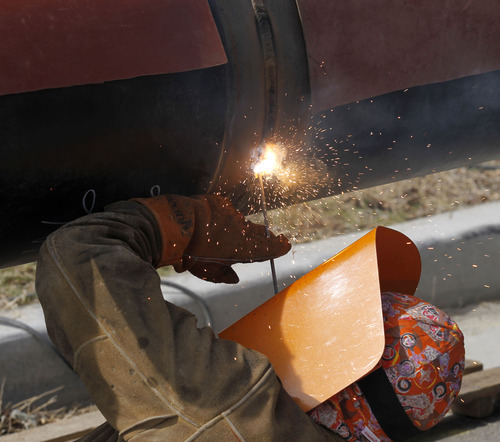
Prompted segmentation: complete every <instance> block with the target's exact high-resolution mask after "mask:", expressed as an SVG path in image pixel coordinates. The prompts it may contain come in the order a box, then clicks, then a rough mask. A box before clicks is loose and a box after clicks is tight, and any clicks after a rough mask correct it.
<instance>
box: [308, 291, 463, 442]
mask: <svg viewBox="0 0 500 442" xmlns="http://www.w3.org/2000/svg"><path fill="white" fill-rule="evenodd" d="M382 309H383V315H384V332H385V350H384V353H383V355H382V359H381V360H380V362H379V364H378V366H377V368H376V369H375V370H373V371H372V372H371V373H370V374H368V375H367V376H365V377H364V378H362V379H360V380H358V381H357V382H355V383H353V384H351V385H350V386H349V387H347V388H345V389H344V390H342V391H340V392H339V393H337V394H336V395H335V396H333V397H331V398H330V399H329V400H327V401H326V402H323V403H322V404H320V405H319V406H317V407H316V408H314V409H313V410H311V411H310V412H309V414H310V416H311V417H312V418H313V420H314V421H316V422H317V423H319V424H321V425H323V426H326V427H327V428H329V429H330V430H332V431H334V432H335V433H337V434H338V435H339V436H341V437H343V438H344V439H345V440H348V441H356V440H365V439H364V438H366V439H367V440H369V441H390V440H394V441H398V440H404V439H406V438H409V437H412V436H414V435H415V434H418V433H419V432H420V431H425V430H427V429H429V428H431V427H433V426H434V425H436V424H437V423H438V422H439V421H441V419H442V418H443V417H444V416H445V414H446V413H447V411H448V410H449V409H450V407H451V405H452V403H453V401H454V400H455V398H456V397H457V395H458V392H459V390H460V386H461V382H462V373H463V368H464V360H465V350H464V340H463V335H462V332H461V331H460V329H459V328H458V326H457V324H456V323H455V322H454V321H453V320H452V319H451V318H450V317H449V316H448V315H447V314H446V313H444V312H442V311H441V310H439V309H438V308H436V307H435V306H433V305H431V304H429V303H427V302H425V301H422V300H421V299H418V298H416V297H414V296H409V295H403V294H399V293H393V292H386V293H383V294H382ZM362 436H364V438H363V437H362Z"/></svg>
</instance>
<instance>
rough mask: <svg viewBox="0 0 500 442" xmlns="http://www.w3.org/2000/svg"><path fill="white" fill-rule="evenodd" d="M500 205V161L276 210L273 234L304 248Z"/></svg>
mask: <svg viewBox="0 0 500 442" xmlns="http://www.w3.org/2000/svg"><path fill="white" fill-rule="evenodd" d="M499 200H500V161H496V162H490V163H487V164H485V165H481V166H477V167H474V168H460V169H454V170H451V171H447V172H441V173H436V174H433V175H427V176H424V177H418V178H414V179H411V180H406V181H400V182H396V183H390V184H385V185H382V186H377V187H372V188H369V189H364V190H359V191H356V192H351V193H348V194H344V195H338V196H333V197H329V198H324V199H321V200H317V201H311V202H308V203H303V204H299V205H297V206H292V207H287V208H285V209H277V210H272V211H270V212H269V220H270V224H271V229H272V230H273V231H274V232H279V233H284V234H285V235H286V236H287V237H289V238H290V239H291V240H292V241H294V242H296V243H300V242H307V241H313V240H317V239H321V238H327V237H331V236H335V235H341V234H344V233H348V232H353V231H356V230H365V229H370V228H374V227H376V226H379V225H390V224H394V223H397V222H402V221H408V220H411V219H415V218H422V217H426V216H431V215H435V214H438V213H442V212H448V211H452V210H457V209H460V208H462V207H466V206H473V205H476V204H481V203H485V202H490V201H499ZM252 220H254V221H255V222H262V216H261V215H254V216H253V217H252Z"/></svg>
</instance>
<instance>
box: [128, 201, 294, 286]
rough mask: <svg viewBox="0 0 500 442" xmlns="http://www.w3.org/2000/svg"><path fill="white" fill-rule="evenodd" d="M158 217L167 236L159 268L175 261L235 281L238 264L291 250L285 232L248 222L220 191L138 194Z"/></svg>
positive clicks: (178, 266) (209, 275) (182, 268)
mask: <svg viewBox="0 0 500 442" xmlns="http://www.w3.org/2000/svg"><path fill="white" fill-rule="evenodd" d="M135 201H138V202H140V203H141V204H143V205H144V206H146V207H147V208H148V209H149V210H150V211H151V212H152V213H153V215H154V216H155V219H156V221H157V223H158V226H159V227H160V231H161V236H162V256H161V259H160V262H158V263H157V266H158V267H161V266H164V265H173V266H174V269H175V270H176V271H177V272H183V271H185V270H188V271H189V272H191V273H192V274H193V275H195V276H197V277H198V278H201V279H205V280H207V281H211V282H225V283H228V284H235V283H237V282H238V281H239V278H238V276H237V275H236V273H235V272H234V270H233V269H232V268H231V265H233V264H236V263H245V262H256V261H265V260H268V259H271V258H277V257H278V256H281V255H284V254H285V253H287V252H288V251H289V250H290V243H289V242H288V240H287V239H286V238H285V237H284V236H283V235H279V236H275V235H274V234H272V233H271V235H270V236H271V237H270V238H267V237H266V229H265V227H264V226H262V225H258V224H254V223H251V222H249V221H246V220H245V218H244V216H243V215H242V214H241V213H240V212H238V211H237V210H236V209H235V208H234V207H233V206H232V204H231V203H230V202H229V200H227V199H226V198H223V197H220V196H217V195H196V196H193V197H185V196H179V195H162V196H159V197H156V198H144V199H136V200H135Z"/></svg>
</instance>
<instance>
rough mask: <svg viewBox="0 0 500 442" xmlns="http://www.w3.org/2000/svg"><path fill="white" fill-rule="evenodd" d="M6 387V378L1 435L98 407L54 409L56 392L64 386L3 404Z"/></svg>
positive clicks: (0, 392)
mask: <svg viewBox="0 0 500 442" xmlns="http://www.w3.org/2000/svg"><path fill="white" fill-rule="evenodd" d="M4 387H5V379H4V380H3V381H2V382H1V384H0V436H1V435H4V434H11V433H17V432H19V431H23V430H29V429H31V428H35V427H38V426H40V425H45V424H49V423H51V422H55V421H57V420H59V419H61V418H65V419H67V418H69V417H71V416H76V415H78V414H82V413H87V412H89V411H92V410H94V409H96V407H95V406H94V405H91V406H87V407H82V408H72V409H70V410H68V409H67V408H58V409H54V408H53V407H52V406H53V405H54V404H55V403H56V402H57V394H56V393H57V392H58V391H59V390H61V389H62V387H58V388H55V389H53V390H50V391H47V392H45V393H43V394H40V395H38V396H34V397H31V398H29V399H26V400H24V401H22V402H19V403H17V404H13V405H11V404H3V403H2V397H3V391H4Z"/></svg>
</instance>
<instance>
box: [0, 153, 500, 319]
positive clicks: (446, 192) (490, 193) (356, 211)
mask: <svg viewBox="0 0 500 442" xmlns="http://www.w3.org/2000/svg"><path fill="white" fill-rule="evenodd" d="M498 200H500V161H494V162H489V163H486V164H482V165H479V166H474V167H466V168H460V169H454V170H451V171H446V172H440V173H436V174H433V175H427V176H424V177H419V178H414V179H411V180H406V181H400V182H397V183H391V184H386V185H383V186H377V187H372V188H369V189H364V190H360V191H356V192H351V193H348V194H344V195H338V196H333V197H329V198H324V199H321V200H316V201H311V202H307V203H303V204H300V205H297V206H292V207H288V208H286V209H277V210H272V211H270V212H269V220H270V225H271V229H272V230H273V231H274V232H276V233H284V234H285V235H286V236H288V238H290V239H291V240H292V241H293V242H295V243H299V242H307V241H313V240H317V239H321V238H327V237H331V236H334V235H342V234H344V233H348V232H352V231H356V230H365V229H369V228H373V227H375V226H377V225H390V224H394V223H397V222H401V221H406V220H411V219H414V218H421V217H426V216H430V215H434V214H437V213H442V212H446V211H451V210H457V209H460V208H461V207H465V206H473V205H476V204H482V203H486V202H490V201H498ZM250 219H251V220H252V221H254V222H258V223H262V215H260V214H257V215H253V216H251V217H250ZM35 271H36V266H35V264H33V263H32V264H24V265H21V266H17V267H11V268H8V269H2V270H0V310H5V309H11V308H15V307H18V306H21V305H24V304H28V303H32V302H37V299H36V295H35V287H34V278H35ZM161 273H162V274H165V273H168V270H162V271H161Z"/></svg>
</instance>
